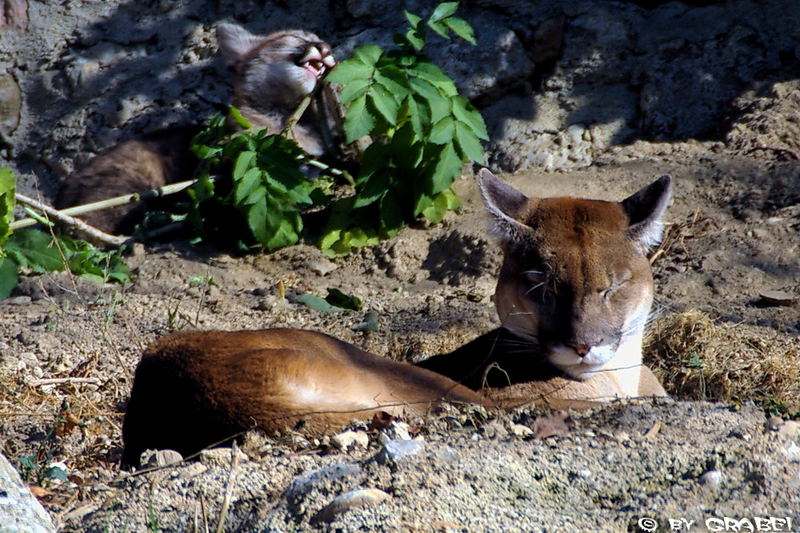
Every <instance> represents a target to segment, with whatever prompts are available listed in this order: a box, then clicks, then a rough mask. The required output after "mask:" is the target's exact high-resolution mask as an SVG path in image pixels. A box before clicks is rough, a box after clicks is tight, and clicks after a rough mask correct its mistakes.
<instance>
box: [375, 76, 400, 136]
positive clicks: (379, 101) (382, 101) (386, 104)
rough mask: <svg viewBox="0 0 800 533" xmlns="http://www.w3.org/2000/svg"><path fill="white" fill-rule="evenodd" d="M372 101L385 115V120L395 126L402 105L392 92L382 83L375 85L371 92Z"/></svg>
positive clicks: (382, 114)
mask: <svg viewBox="0 0 800 533" xmlns="http://www.w3.org/2000/svg"><path fill="white" fill-rule="evenodd" d="M369 99H370V103H371V104H372V105H373V106H374V107H375V109H377V110H378V112H379V113H380V114H381V116H383V118H384V120H386V122H388V123H389V124H391V125H392V126H394V125H395V124H396V123H397V111H398V110H399V109H400V105H399V104H398V103H397V100H395V97H394V96H392V93H390V92H389V91H387V90H386V89H385V88H384V87H383V86H381V85H377V84H376V85H373V86H372V88H371V90H370V92H369Z"/></svg>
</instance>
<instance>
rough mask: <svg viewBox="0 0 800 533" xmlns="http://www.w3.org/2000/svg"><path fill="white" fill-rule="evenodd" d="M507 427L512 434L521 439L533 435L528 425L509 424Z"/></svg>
mask: <svg viewBox="0 0 800 533" xmlns="http://www.w3.org/2000/svg"><path fill="white" fill-rule="evenodd" d="M509 429H510V430H511V434H512V435H514V436H515V437H519V438H521V439H524V438H527V437H532V436H533V430H532V429H531V428H529V427H528V426H523V425H522V424H511V427H510V428H509Z"/></svg>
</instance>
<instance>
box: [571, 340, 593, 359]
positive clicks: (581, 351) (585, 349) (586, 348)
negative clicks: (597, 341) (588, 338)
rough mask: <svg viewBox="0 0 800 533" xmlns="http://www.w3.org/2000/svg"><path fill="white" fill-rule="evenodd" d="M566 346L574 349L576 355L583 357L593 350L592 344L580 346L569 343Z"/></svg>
mask: <svg viewBox="0 0 800 533" xmlns="http://www.w3.org/2000/svg"><path fill="white" fill-rule="evenodd" d="M565 344H566V345H567V346H569V347H570V348H572V349H573V350H575V353H577V354H578V355H580V356H581V357H583V356H584V355H586V354H588V353H589V352H590V351H591V349H592V345H591V344H578V343H576V342H567V343H565Z"/></svg>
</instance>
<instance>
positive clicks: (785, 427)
mask: <svg viewBox="0 0 800 533" xmlns="http://www.w3.org/2000/svg"><path fill="white" fill-rule="evenodd" d="M778 436H779V437H780V438H782V439H798V440H800V422H798V421H797V420H786V421H785V422H784V423H783V424H782V425H781V427H780V428H779V429H778Z"/></svg>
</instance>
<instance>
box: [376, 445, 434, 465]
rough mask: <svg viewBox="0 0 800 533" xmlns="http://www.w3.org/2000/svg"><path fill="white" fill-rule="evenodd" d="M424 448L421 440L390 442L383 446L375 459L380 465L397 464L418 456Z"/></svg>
mask: <svg viewBox="0 0 800 533" xmlns="http://www.w3.org/2000/svg"><path fill="white" fill-rule="evenodd" d="M424 447H425V441H423V440H391V441H389V442H387V443H385V444H384V445H383V448H381V450H380V451H379V452H378V453H377V454H376V459H377V460H378V462H379V463H382V464H389V463H392V464H397V463H399V462H401V461H404V460H406V459H408V458H410V457H413V456H415V455H418V454H419V452H421V451H422V449H423V448H424Z"/></svg>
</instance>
